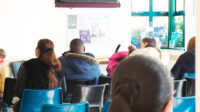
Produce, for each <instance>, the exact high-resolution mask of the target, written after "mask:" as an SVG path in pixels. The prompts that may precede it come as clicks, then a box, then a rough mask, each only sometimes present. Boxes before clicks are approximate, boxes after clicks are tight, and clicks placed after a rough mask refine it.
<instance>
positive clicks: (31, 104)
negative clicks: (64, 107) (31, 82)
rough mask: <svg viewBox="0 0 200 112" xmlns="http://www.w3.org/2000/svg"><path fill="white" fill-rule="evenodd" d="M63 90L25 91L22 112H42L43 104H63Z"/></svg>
mask: <svg viewBox="0 0 200 112" xmlns="http://www.w3.org/2000/svg"><path fill="white" fill-rule="evenodd" d="M62 98H63V97H62V89H61V88H60V87H59V88H55V89H44V90H33V89H25V90H24V92H23V96H22V101H21V107H20V112H40V108H41V106H42V104H61V103H62V101H63V100H62Z"/></svg>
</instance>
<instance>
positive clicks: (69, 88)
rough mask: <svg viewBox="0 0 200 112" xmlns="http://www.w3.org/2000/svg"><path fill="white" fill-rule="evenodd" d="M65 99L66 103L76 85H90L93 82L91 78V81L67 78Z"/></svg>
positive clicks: (69, 100)
mask: <svg viewBox="0 0 200 112" xmlns="http://www.w3.org/2000/svg"><path fill="white" fill-rule="evenodd" d="M66 83H67V95H66V97H67V99H66V101H64V102H66V103H69V102H71V98H72V96H73V93H74V90H75V88H76V86H77V85H92V84H93V80H92V81H77V80H67V81H66Z"/></svg>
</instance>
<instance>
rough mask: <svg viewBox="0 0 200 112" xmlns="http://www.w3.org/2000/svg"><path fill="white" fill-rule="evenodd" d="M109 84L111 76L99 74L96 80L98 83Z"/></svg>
mask: <svg viewBox="0 0 200 112" xmlns="http://www.w3.org/2000/svg"><path fill="white" fill-rule="evenodd" d="M106 83H108V84H110V83H111V77H110V76H104V75H101V76H99V81H98V84H106Z"/></svg>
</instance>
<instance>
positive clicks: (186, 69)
mask: <svg viewBox="0 0 200 112" xmlns="http://www.w3.org/2000/svg"><path fill="white" fill-rule="evenodd" d="M171 73H172V75H173V77H174V78H175V80H180V79H182V77H183V74H184V73H195V51H194V50H192V51H187V52H185V53H183V54H182V55H181V56H180V57H179V58H178V60H177V61H176V63H175V65H174V66H173V68H172V69H171Z"/></svg>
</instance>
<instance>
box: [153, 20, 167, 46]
mask: <svg viewBox="0 0 200 112" xmlns="http://www.w3.org/2000/svg"><path fill="white" fill-rule="evenodd" d="M153 37H154V38H155V39H156V40H157V41H158V45H159V46H160V47H161V48H167V47H168V17H154V18H153Z"/></svg>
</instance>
